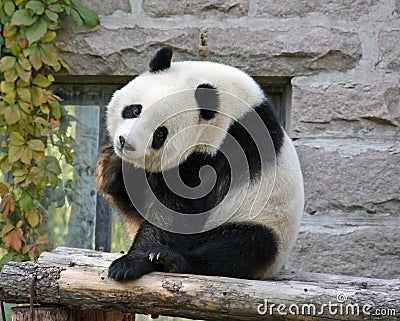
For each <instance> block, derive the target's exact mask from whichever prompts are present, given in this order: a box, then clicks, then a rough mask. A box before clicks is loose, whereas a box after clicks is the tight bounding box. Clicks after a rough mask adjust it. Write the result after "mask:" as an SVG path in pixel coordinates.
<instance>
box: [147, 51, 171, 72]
mask: <svg viewBox="0 0 400 321" xmlns="http://www.w3.org/2000/svg"><path fill="white" fill-rule="evenodd" d="M171 59H172V47H170V46H165V47H162V48H161V49H160V50H158V51H157V53H156V54H155V55H154V57H153V59H151V61H150V64H149V68H150V72H158V71H162V70H165V69H168V68H169V67H171Z"/></svg>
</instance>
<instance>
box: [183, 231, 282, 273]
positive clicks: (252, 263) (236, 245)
mask: <svg viewBox="0 0 400 321" xmlns="http://www.w3.org/2000/svg"><path fill="white" fill-rule="evenodd" d="M202 237H203V238H205V242H204V243H203V244H202V245H201V246H199V247H197V248H195V249H193V251H192V253H191V254H192V257H193V258H194V260H195V262H196V264H193V267H194V269H193V271H191V272H190V273H195V274H205V275H219V276H228V277H236V278H250V279H252V278H257V277H259V275H260V272H261V271H263V270H264V269H265V267H266V266H267V265H268V264H270V263H273V261H274V260H275V258H276V255H277V253H278V238H277V236H276V233H275V232H273V231H272V230H271V229H269V228H266V227H264V226H261V225H250V224H248V225H246V224H228V225H223V226H220V227H218V228H216V229H214V230H211V231H208V232H205V233H203V236H202Z"/></svg>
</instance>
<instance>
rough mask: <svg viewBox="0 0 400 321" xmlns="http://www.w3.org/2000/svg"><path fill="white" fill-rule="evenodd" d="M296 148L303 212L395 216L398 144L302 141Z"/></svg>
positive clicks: (399, 197)
mask: <svg viewBox="0 0 400 321" xmlns="http://www.w3.org/2000/svg"><path fill="white" fill-rule="evenodd" d="M296 147H297V152H298V155H299V158H300V163H301V168H302V172H303V176H304V188H305V196H306V205H305V210H306V212H308V213H312V214H315V213H319V212H322V213H324V212H329V211H341V212H343V213H354V212H355V211H358V212H363V213H370V214H376V215H378V216H379V215H380V214H385V213H386V214H390V215H397V216H398V215H399V208H400V180H399V179H398V178H399V177H400V145H399V144H398V140H396V139H392V140H388V139H385V138H382V139H380V140H376V141H372V140H365V139H351V138H349V139H336V138H331V139H300V140H297V141H296Z"/></svg>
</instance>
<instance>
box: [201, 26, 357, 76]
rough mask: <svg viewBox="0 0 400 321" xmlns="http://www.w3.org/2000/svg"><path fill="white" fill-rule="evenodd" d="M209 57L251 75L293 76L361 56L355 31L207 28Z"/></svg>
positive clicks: (349, 64)
mask: <svg viewBox="0 0 400 321" xmlns="http://www.w3.org/2000/svg"><path fill="white" fill-rule="evenodd" d="M207 35H208V43H209V50H210V59H212V60H217V61H220V62H223V63H226V64H230V65H233V66H236V67H239V68H241V69H243V70H245V71H247V72H249V73H250V74H252V75H254V76H266V75H268V76H295V75H304V74H311V73H316V72H320V71H325V70H329V71H334V70H339V71H345V70H349V69H352V68H354V67H355V66H356V65H357V64H358V61H359V59H360V58H361V56H362V49H361V42H360V39H359V37H358V35H357V33H354V32H344V31H340V30H337V29H331V28H324V27H312V28H309V27H297V28H288V29H287V30H267V29H261V30H253V29H248V28H225V29H221V28H209V29H208V30H207Z"/></svg>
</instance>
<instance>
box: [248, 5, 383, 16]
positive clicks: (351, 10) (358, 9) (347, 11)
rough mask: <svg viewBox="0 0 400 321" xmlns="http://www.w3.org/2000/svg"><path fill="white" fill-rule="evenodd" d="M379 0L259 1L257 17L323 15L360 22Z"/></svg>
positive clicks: (372, 10)
mask: <svg viewBox="0 0 400 321" xmlns="http://www.w3.org/2000/svg"><path fill="white" fill-rule="evenodd" d="M378 2H379V1H378V0H355V1H348V0H339V1H338V0H327V1H318V0H298V1H296V0H283V1H274V0H258V2H257V11H256V15H259V16H267V17H298V16H300V17H302V16H305V15H307V14H310V13H321V14H325V15H328V16H332V17H335V18H339V19H345V20H358V19H359V18H360V17H361V16H363V15H366V14H368V13H370V12H374V10H376V8H374V6H375V5H376V4H377V3H378Z"/></svg>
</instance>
